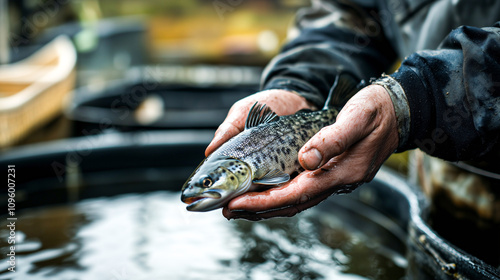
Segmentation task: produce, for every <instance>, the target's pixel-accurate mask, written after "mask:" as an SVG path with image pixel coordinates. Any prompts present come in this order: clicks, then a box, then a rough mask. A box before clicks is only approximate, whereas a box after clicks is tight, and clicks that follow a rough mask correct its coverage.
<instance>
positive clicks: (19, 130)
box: [0, 36, 76, 148]
mask: <svg viewBox="0 0 500 280" xmlns="http://www.w3.org/2000/svg"><path fill="white" fill-rule="evenodd" d="M75 65H76V51H75V48H74V46H73V43H72V42H71V40H70V39H69V38H68V37H67V36H59V37H57V38H55V39H54V40H52V41H51V42H49V43H48V44H47V45H45V46H43V47H42V48H41V49H40V50H38V51H37V52H36V53H34V54H32V55H31V56H29V57H27V58H25V59H23V60H21V61H18V62H15V63H11V64H6V65H0V148H4V147H8V146H11V145H13V144H15V143H16V142H17V141H19V140H21V139H22V138H23V137H25V136H26V135H28V134H29V132H30V131H33V130H34V129H36V128H38V127H41V126H42V125H44V124H46V123H47V122H49V121H50V120H52V119H54V118H55V117H56V116H57V115H59V114H60V113H61V112H62V110H63V108H64V107H65V105H66V103H67V99H68V98H67V97H68V94H69V93H70V92H71V91H72V89H73V87H74V84H75Z"/></svg>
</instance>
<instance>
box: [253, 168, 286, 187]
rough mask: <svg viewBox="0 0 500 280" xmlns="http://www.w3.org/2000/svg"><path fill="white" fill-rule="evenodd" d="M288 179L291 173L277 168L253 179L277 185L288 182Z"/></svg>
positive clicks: (258, 182)
mask: <svg viewBox="0 0 500 280" xmlns="http://www.w3.org/2000/svg"><path fill="white" fill-rule="evenodd" d="M288 180H290V175H289V174H286V173H285V172H283V171H281V170H278V169H276V170H272V171H269V172H268V173H267V174H266V175H264V176H263V177H262V178H260V179H255V180H253V183H254V184H261V185H277V184H281V183H285V182H288Z"/></svg>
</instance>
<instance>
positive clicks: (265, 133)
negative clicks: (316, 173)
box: [212, 108, 338, 179]
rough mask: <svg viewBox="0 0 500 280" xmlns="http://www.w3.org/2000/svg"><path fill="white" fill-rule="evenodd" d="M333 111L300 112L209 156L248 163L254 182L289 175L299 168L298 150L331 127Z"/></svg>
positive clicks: (252, 131)
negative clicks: (267, 176)
mask: <svg viewBox="0 0 500 280" xmlns="http://www.w3.org/2000/svg"><path fill="white" fill-rule="evenodd" d="M337 114H338V111H337V110H336V109H333V108H332V109H328V110H321V111H315V112H299V113H297V114H294V115H289V116H282V117H280V118H279V120H277V121H274V122H271V123H265V124H260V125H258V126H256V127H252V128H249V129H246V130H244V131H243V132H241V133H240V134H238V135H237V136H235V137H233V138H232V139H231V140H229V141H228V142H227V143H226V144H224V145H223V146H222V147H221V148H220V149H218V150H217V151H216V152H215V153H214V154H213V155H212V156H223V157H230V158H235V159H239V160H241V161H243V162H245V163H247V164H248V165H249V166H250V167H251V168H252V172H253V174H254V175H253V179H260V178H262V177H263V176H264V175H265V174H267V173H268V172H270V171H274V170H281V171H283V172H285V173H287V174H291V173H293V172H294V171H296V170H298V169H299V168H300V164H299V162H298V152H299V150H300V148H301V147H302V146H303V145H304V144H305V143H306V142H307V141H308V140H309V139H310V138H311V137H312V136H313V135H314V134H316V133H317V132H318V131H319V130H320V129H321V128H323V127H324V126H327V125H330V124H333V123H334V122H335V118H336V117H337Z"/></svg>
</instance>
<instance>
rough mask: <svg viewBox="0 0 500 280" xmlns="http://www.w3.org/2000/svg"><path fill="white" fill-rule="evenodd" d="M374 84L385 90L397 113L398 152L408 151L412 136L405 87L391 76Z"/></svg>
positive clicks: (382, 78) (384, 77)
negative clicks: (409, 139) (408, 143)
mask: <svg viewBox="0 0 500 280" xmlns="http://www.w3.org/2000/svg"><path fill="white" fill-rule="evenodd" d="M372 84H375V85H380V86H383V87H384V88H385V90H386V91H387V93H389V96H390V98H391V101H392V105H393V106H394V112H395V113H396V121H397V126H398V135H399V145H398V149H397V150H396V151H397V152H402V151H404V150H406V149H405V148H404V147H406V145H407V142H408V138H409V135H410V121H411V116H410V105H409V103H408V99H407V98H406V94H405V91H404V89H403V87H401V85H400V84H399V83H398V81H396V80H395V79H394V78H392V77H391V76H387V75H383V76H382V77H381V78H379V79H377V80H375V81H374V82H373V83H372Z"/></svg>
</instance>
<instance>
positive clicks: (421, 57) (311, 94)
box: [262, 0, 500, 160]
mask: <svg viewBox="0 0 500 280" xmlns="http://www.w3.org/2000/svg"><path fill="white" fill-rule="evenodd" d="M353 2H356V3H353ZM353 2H348V1H313V4H312V6H311V7H310V8H307V9H303V10H301V11H300V12H299V13H298V15H297V20H296V27H295V28H294V29H293V30H292V31H291V34H292V38H290V40H289V42H288V43H287V44H286V45H285V46H284V48H283V50H282V52H281V54H279V55H278V56H277V57H276V58H275V59H273V60H272V62H271V63H270V64H269V65H268V67H267V68H266V70H265V72H264V75H263V80H262V82H263V89H287V90H292V91H295V92H297V93H298V94H300V95H302V96H304V97H305V98H306V99H308V100H309V101H311V102H312V103H314V104H316V105H317V106H318V107H319V108H321V107H322V106H323V103H324V100H325V97H326V95H327V94H328V92H329V90H330V88H331V86H332V84H333V81H334V80H335V76H336V75H338V73H340V72H342V71H348V72H351V73H353V74H354V75H356V76H357V77H358V78H359V79H364V80H370V78H379V77H381V75H382V74H383V73H384V72H389V71H391V67H394V65H395V63H396V62H397V61H398V60H399V61H401V60H403V58H404V60H403V61H402V63H401V66H400V67H399V69H397V70H396V72H394V73H393V74H391V75H389V76H387V77H385V78H382V79H380V80H379V81H378V82H377V83H378V84H381V85H383V86H385V87H386V89H388V91H389V94H390V95H391V99H392V100H393V103H394V106H395V109H396V116H397V119H398V126H399V135H400V145H399V148H398V151H404V150H408V149H412V148H416V147H420V148H421V149H423V150H424V151H426V152H427V153H429V154H431V155H434V156H438V157H441V158H444V159H447V160H467V159H473V158H478V157H480V156H482V155H485V154H487V153H488V152H489V151H490V150H491V149H492V147H493V146H494V145H495V144H496V142H497V141H498V137H499V131H500V23H496V24H495V22H496V21H497V20H500V1H452V0H446V1H424V0H422V1H403V0H401V1H398V0H386V1H375V0H374V1H371V0H358V1H353ZM493 2H495V3H493ZM484 26H491V27H484ZM481 27H483V28H481ZM406 56H408V57H406ZM405 57H406V58H405Z"/></svg>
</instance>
